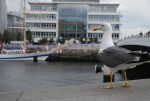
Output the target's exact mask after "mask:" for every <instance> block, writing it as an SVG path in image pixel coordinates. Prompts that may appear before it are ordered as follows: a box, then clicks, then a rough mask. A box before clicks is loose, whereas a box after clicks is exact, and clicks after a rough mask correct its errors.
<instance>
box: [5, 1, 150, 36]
mask: <svg viewBox="0 0 150 101" xmlns="http://www.w3.org/2000/svg"><path fill="white" fill-rule="evenodd" d="M30 1H32V0H30ZM35 1H36V0H35ZM37 1H38V0H37ZM39 1H44V2H45V1H48V2H51V0H39ZM20 2H21V0H13V2H12V0H7V8H8V11H19V10H20ZM101 2H103V3H104V2H106V3H120V7H119V11H120V12H121V14H122V15H123V17H122V19H121V23H122V24H123V25H122V30H121V32H122V33H123V35H122V36H128V35H131V34H138V33H139V32H141V31H142V32H143V33H145V32H148V31H149V30H150V6H149V4H150V0H101Z"/></svg>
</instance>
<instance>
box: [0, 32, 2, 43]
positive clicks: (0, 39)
mask: <svg viewBox="0 0 150 101" xmlns="http://www.w3.org/2000/svg"><path fill="white" fill-rule="evenodd" d="M0 41H2V33H0Z"/></svg>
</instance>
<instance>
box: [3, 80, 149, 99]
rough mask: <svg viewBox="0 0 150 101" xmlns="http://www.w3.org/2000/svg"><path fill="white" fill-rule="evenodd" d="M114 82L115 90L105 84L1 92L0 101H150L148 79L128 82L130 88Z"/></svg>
mask: <svg viewBox="0 0 150 101" xmlns="http://www.w3.org/2000/svg"><path fill="white" fill-rule="evenodd" d="M122 83H123V82H115V83H114V86H115V89H105V88H104V87H105V86H107V84H90V85H88V84H86V85H80V86H69V87H58V88H37V89H31V90H26V91H22V92H9V93H6V92H1V93H0V101H150V79H145V80H135V81H130V83H131V84H132V87H131V88H123V87H121V84H122Z"/></svg>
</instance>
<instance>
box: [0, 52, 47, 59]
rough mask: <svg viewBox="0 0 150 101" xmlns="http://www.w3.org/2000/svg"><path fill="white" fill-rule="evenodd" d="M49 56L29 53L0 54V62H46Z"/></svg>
mask: <svg viewBox="0 0 150 101" xmlns="http://www.w3.org/2000/svg"><path fill="white" fill-rule="evenodd" d="M48 56H49V54H47V53H45V54H44V53H29V54H0V60H34V57H37V59H38V60H46V59H47V58H48Z"/></svg>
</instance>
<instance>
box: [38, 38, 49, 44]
mask: <svg viewBox="0 0 150 101" xmlns="http://www.w3.org/2000/svg"><path fill="white" fill-rule="evenodd" d="M47 42H48V40H47V38H42V39H41V40H39V43H40V44H46V43H47Z"/></svg>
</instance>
